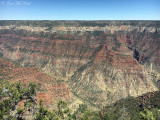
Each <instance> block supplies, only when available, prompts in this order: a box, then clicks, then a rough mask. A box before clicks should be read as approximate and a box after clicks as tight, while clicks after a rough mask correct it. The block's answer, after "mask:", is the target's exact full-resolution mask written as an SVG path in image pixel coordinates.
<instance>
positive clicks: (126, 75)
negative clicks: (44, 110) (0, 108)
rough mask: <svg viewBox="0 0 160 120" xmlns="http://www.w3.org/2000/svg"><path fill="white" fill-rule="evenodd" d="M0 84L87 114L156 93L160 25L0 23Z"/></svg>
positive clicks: (48, 103)
mask: <svg viewBox="0 0 160 120" xmlns="http://www.w3.org/2000/svg"><path fill="white" fill-rule="evenodd" d="M0 80H1V81H3V80H9V81H14V82H15V81H21V83H23V84H26V83H29V82H35V83H36V85H37V86H38V87H37V89H36V91H37V95H36V98H37V100H40V99H43V100H44V104H45V106H47V107H48V108H52V106H54V105H55V103H56V102H57V101H58V100H59V99H62V100H65V101H67V102H68V103H69V105H70V108H72V109H75V108H77V107H78V105H79V104H82V103H85V104H87V105H88V106H89V107H90V108H92V109H93V110H97V109H100V108H103V107H105V106H107V105H110V104H113V103H116V102H117V101H119V100H121V99H123V98H128V97H138V96H141V95H143V94H146V93H150V92H155V91H159V89H160V21H16V20H15V21H5V20H1V21H0Z"/></svg>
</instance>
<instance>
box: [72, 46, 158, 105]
mask: <svg viewBox="0 0 160 120" xmlns="http://www.w3.org/2000/svg"><path fill="white" fill-rule="evenodd" d="M69 86H71V88H72V92H73V93H74V94H76V95H77V96H79V97H80V98H82V99H85V100H86V101H87V102H91V103H94V104H95V105H96V106H97V107H98V106H99V107H102V106H105V105H106V104H111V103H114V102H116V101H117V100H120V99H122V98H127V97H129V96H134V97H136V96H139V95H142V94H144V93H147V92H150V91H156V90H157V87H156V86H155V85H154V84H153V82H152V81H151V80H150V79H148V75H147V72H146V70H145V69H144V67H143V66H141V65H140V64H139V63H138V62H137V61H136V60H135V59H134V58H133V57H131V56H128V55H127V56H126V55H122V54H120V53H117V52H114V51H111V50H108V49H107V47H106V46H103V48H102V49H101V51H100V52H99V53H98V54H97V55H96V57H95V59H94V60H93V61H91V62H89V63H88V64H86V65H84V66H82V67H81V68H80V69H79V70H78V71H77V72H76V73H75V74H74V75H73V76H72V77H71V79H70V80H69Z"/></svg>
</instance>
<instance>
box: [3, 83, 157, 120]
mask: <svg viewBox="0 0 160 120" xmlns="http://www.w3.org/2000/svg"><path fill="white" fill-rule="evenodd" d="M35 88H36V85H35V84H34V83H29V85H28V86H27V87H23V85H21V84H20V83H19V82H16V83H9V82H4V83H2V85H1V86H0V119H1V120H24V119H25V118H26V113H29V115H30V116H31V117H30V119H33V120H140V119H142V120H159V119H160V92H159V91H158V92H155V93H148V94H146V95H144V96H141V97H138V98H133V97H130V98H128V99H123V100H120V101H117V102H116V103H115V104H113V105H110V106H107V107H104V108H102V109H101V110H100V111H97V112H95V111H91V110H89V109H88V108H87V105H85V104H81V105H79V108H78V109H77V110H75V111H74V113H73V112H72V111H71V110H70V109H69V107H68V105H67V103H66V102H65V101H62V100H59V102H58V103H57V108H53V110H52V111H50V110H48V109H47V108H45V107H44V105H43V101H42V100H41V101H40V102H39V104H38V105H37V102H36V99H35V98H34V97H35V95H36V90H35Z"/></svg>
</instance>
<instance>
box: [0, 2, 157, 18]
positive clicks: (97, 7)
mask: <svg viewBox="0 0 160 120" xmlns="http://www.w3.org/2000/svg"><path fill="white" fill-rule="evenodd" d="M0 20H160V0H0Z"/></svg>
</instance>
